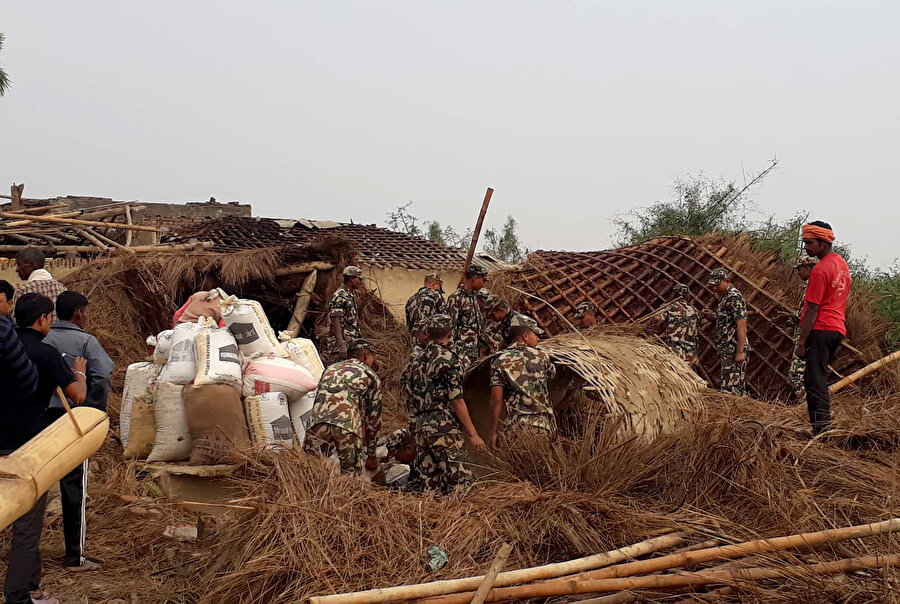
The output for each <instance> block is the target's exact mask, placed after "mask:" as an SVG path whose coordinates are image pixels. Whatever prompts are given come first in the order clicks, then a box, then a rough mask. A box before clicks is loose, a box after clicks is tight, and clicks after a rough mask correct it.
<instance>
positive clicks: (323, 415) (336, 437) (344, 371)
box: [305, 358, 381, 472]
mask: <svg viewBox="0 0 900 604" xmlns="http://www.w3.org/2000/svg"><path fill="white" fill-rule="evenodd" d="M310 423H311V425H312V427H311V428H310V429H309V431H308V432H307V438H306V445H305V447H306V450H307V451H308V452H310V453H320V454H322V455H329V454H330V452H331V451H334V450H336V451H337V454H338V458H339V459H340V460H341V471H342V472H358V471H359V470H360V469H361V467H362V449H363V445H365V449H366V454H367V455H374V454H375V446H376V441H377V439H378V433H379V432H380V431H381V380H380V379H379V378H378V376H377V375H376V374H375V372H374V371H372V369H371V368H369V367H368V366H367V365H366V364H365V363H363V362H362V361H359V360H357V359H354V358H351V359H347V360H345V361H339V362H337V363H335V364H333V365H331V366H330V367H328V369H326V370H325V373H323V374H322V379H321V380H320V381H319V390H318V392H317V393H316V400H315V403H313V409H312V417H311V418H310Z"/></svg>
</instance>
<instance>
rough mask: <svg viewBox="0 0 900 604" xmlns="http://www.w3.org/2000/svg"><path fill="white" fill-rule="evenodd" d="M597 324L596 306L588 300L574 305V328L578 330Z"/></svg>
mask: <svg viewBox="0 0 900 604" xmlns="http://www.w3.org/2000/svg"><path fill="white" fill-rule="evenodd" d="M596 324H597V308H596V307H595V306H594V305H593V304H592V303H591V302H590V301H589V300H585V301H584V302H579V303H578V304H577V305H576V306H575V328H576V329H578V331H583V330H585V329H590V328H591V327H593V326H594V325H596Z"/></svg>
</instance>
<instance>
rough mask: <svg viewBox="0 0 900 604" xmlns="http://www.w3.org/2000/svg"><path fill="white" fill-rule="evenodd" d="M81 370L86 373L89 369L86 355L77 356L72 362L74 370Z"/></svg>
mask: <svg viewBox="0 0 900 604" xmlns="http://www.w3.org/2000/svg"><path fill="white" fill-rule="evenodd" d="M76 371H80V372H81V373H84V372H85V371H87V359H86V358H84V357H76V358H75V362H74V363H72V372H73V373H74V372H76Z"/></svg>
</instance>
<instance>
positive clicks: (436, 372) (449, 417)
mask: <svg viewBox="0 0 900 604" xmlns="http://www.w3.org/2000/svg"><path fill="white" fill-rule="evenodd" d="M452 328H453V319H452V318H451V317H450V316H449V315H432V316H431V317H429V319H428V335H429V338H430V340H431V341H430V342H429V344H428V346H427V347H426V348H425V350H424V352H423V353H422V354H421V355H420V357H419V358H420V359H421V362H420V363H419V364H418V367H417V369H416V370H415V372H414V373H413V374H412V376H411V377H410V380H409V383H410V384H412V387H413V388H416V389H418V388H422V389H423V390H422V392H423V394H421V395H418V396H414V397H412V399H411V404H412V405H413V406H414V408H413V409H412V413H410V419H409V430H410V433H411V434H412V437H413V440H414V441H415V444H416V453H415V458H414V459H413V464H412V475H411V485H412V486H413V488H420V489H423V488H424V489H429V490H431V489H434V490H439V491H441V492H443V493H448V492H450V491H451V490H453V489H454V488H455V487H456V486H457V485H463V484H465V483H467V482H469V481H470V480H471V478H472V475H471V472H470V470H469V469H468V468H467V467H466V466H465V465H464V464H463V457H464V448H463V446H464V443H465V441H464V437H463V435H464V434H465V438H466V439H468V441H469V444H470V445H471V446H472V447H473V448H475V449H476V450H479V451H480V450H483V449H484V441H483V440H482V439H481V437H479V436H478V432H476V430H475V426H474V424H473V423H472V420H471V418H470V417H469V411H468V409H467V408H466V402H465V400H463V390H462V379H463V376H462V374H463V370H462V366H461V364H460V362H459V358H458V357H457V356H456V353H455V352H453V350H452V349H451V347H450V338H451V335H452V333H453V329H452Z"/></svg>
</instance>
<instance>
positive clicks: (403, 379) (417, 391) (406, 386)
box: [400, 344, 426, 417]
mask: <svg viewBox="0 0 900 604" xmlns="http://www.w3.org/2000/svg"><path fill="white" fill-rule="evenodd" d="M423 352H425V347H424V346H419V345H418V344H416V345H415V346H413V349H412V352H411V353H410V355H409V361H407V363H406V366H405V367H404V368H403V373H401V374H400V385H401V386H402V387H403V392H404V393H405V394H406V413H407V414H409V416H410V417H412V415H413V413H415V412H416V410H417V409H419V407H421V402H420V399H421V397H422V396H424V394H425V386H426V385H425V384H422V383H421V382H418V381H415V380H416V379H420V378H421V377H422V371H421V368H422V367H421V366H422V363H423V361H424V356H423V354H422V353H423Z"/></svg>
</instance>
